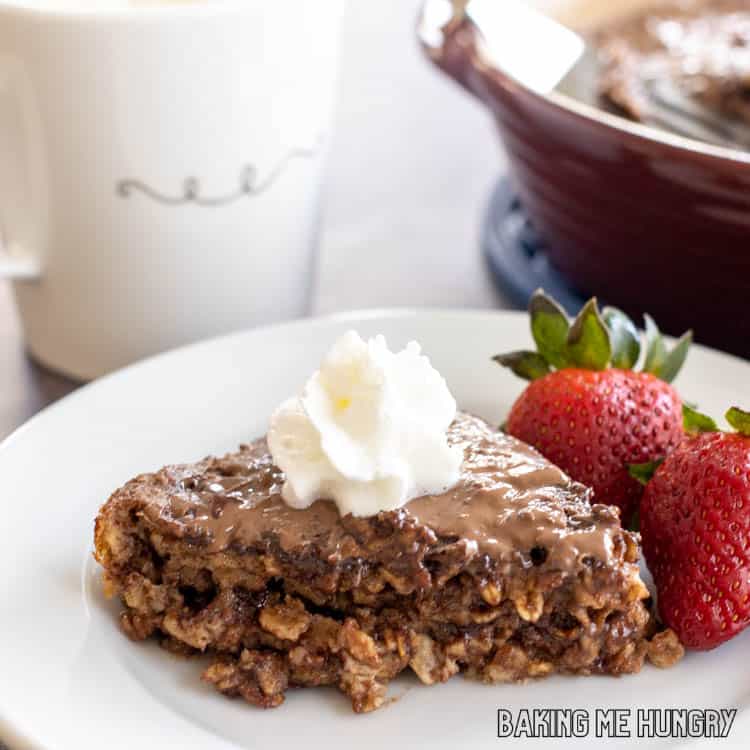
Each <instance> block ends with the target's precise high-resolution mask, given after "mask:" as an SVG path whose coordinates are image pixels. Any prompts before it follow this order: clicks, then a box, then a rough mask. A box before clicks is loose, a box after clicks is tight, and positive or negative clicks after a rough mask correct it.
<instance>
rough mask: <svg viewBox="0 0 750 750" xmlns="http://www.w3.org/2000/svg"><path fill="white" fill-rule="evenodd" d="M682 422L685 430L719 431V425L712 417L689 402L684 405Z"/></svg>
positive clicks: (694, 431) (691, 431) (693, 431)
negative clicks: (689, 404) (697, 409)
mask: <svg viewBox="0 0 750 750" xmlns="http://www.w3.org/2000/svg"><path fill="white" fill-rule="evenodd" d="M682 424H683V427H684V429H685V432H690V433H697V432H717V431H718V429H719V427H718V425H717V424H716V422H714V420H713V419H711V417H709V416H706V415H705V414H701V413H700V412H699V411H696V410H695V409H693V407H692V406H688V405H687V404H683V405H682Z"/></svg>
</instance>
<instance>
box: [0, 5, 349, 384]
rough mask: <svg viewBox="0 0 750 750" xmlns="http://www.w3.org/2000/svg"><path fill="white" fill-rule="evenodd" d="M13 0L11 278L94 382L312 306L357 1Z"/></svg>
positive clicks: (4, 257) (31, 325) (3, 184)
mask: <svg viewBox="0 0 750 750" xmlns="http://www.w3.org/2000/svg"><path fill="white" fill-rule="evenodd" d="M143 3H144V0H130V2H128V0H119V2H118V0H88V1H86V0H78V2H76V0H46V2H45V0H16V1H15V2H9V1H7V0H0V232H1V233H2V234H1V236H2V247H0V277H5V278H9V279H12V280H13V282H14V283H13V286H14V290H15V296H16V300H17V302H18V307H19V310H20V313H21V319H22V322H23V327H24V332H25V336H26V341H27V344H28V348H29V350H30V352H31V354H32V355H33V356H34V357H35V358H36V359H38V360H39V361H40V362H42V363H43V364H45V365H47V366H49V367H52V368H53V369H56V370H58V371H61V372H64V373H66V374H69V375H72V376H74V377H76V378H82V379H88V378H92V377H96V376H98V375H101V374H103V373H105V372H108V371H110V370H113V369H115V368H117V367H119V366H121V365H124V364H126V363H128V362H131V361H133V360H136V359H139V358H141V357H143V356H146V355H149V354H152V353H154V352H158V351H162V350H164V349H167V348H170V347H173V346H176V345H179V344H182V343H185V342H188V341H192V340H195V339H199V338H203V337H206V336H210V335H214V334H217V333H221V332H224V331H229V330H232V329H236V328H241V327H245V326H249V325H255V324H260V323H265V322H268V321H273V320H279V319H287V318H293V317H298V316H300V315H303V314H305V313H306V312H307V309H308V303H309V292H310V286H311V276H312V271H313V262H314V258H313V255H314V253H313V248H314V244H315V240H316V226H317V221H318V199H319V188H320V178H321V166H322V164H323V160H324V154H325V143H326V131H327V128H328V125H329V120H330V114H331V109H332V100H333V95H334V90H335V79H336V64H337V58H338V32H339V22H340V17H341V12H342V5H343V0H322V1H321V2H310V0H193V2H192V3H187V2H185V0H183V3H180V2H175V0H161V1H160V0H148V1H147V2H145V5H149V6H153V7H141V4H143Z"/></svg>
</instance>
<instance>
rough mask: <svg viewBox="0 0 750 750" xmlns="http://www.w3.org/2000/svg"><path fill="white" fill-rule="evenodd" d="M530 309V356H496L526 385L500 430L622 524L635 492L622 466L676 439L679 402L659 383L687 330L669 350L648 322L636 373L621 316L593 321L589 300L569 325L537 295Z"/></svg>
mask: <svg viewBox="0 0 750 750" xmlns="http://www.w3.org/2000/svg"><path fill="white" fill-rule="evenodd" d="M529 311H530V313H531V330H532V335H533V336H534V339H535V341H536V344H537V348H538V351H537V352H513V353H511V354H507V355H500V356H498V357H495V359H496V361H498V362H500V364H503V365H505V366H507V367H510V368H511V369H512V370H513V371H514V372H515V373H516V374H518V375H521V376H522V377H525V378H527V379H529V380H532V381H533V382H532V383H531V384H530V385H529V386H528V387H527V388H526V390H525V391H524V392H523V393H522V394H521V396H520V397H519V398H518V400H517V401H516V402H515V404H514V405H513V407H512V409H511V411H510V415H509V417H508V420H507V423H506V429H507V431H508V432H509V433H510V434H511V435H514V436H515V437H517V438H519V439H521V440H523V441H525V442H527V443H530V444H531V445H533V446H534V447H535V448H537V449H538V450H539V451H540V452H541V453H542V454H544V455H545V456H546V457H547V458H549V459H550V461H553V462H554V463H556V464H557V465H558V466H560V467H561V468H562V469H563V470H565V471H566V472H567V473H568V474H569V475H570V476H571V477H573V479H576V480H577V481H579V482H582V483H584V484H587V485H589V486H591V487H593V489H594V496H595V499H596V501H597V502H600V503H607V504H610V505H616V506H617V507H619V508H620V511H621V517H622V519H623V521H624V522H627V521H628V520H629V519H630V517H631V515H632V513H633V511H634V510H635V509H636V508H637V507H638V501H639V499H640V497H641V495H642V494H643V487H642V486H641V485H640V484H639V483H638V482H637V481H636V480H635V479H633V478H632V477H631V476H630V474H629V473H628V465H629V464H633V463H645V462H649V461H655V460H657V459H660V458H663V457H664V456H666V455H667V454H668V453H669V452H670V451H671V450H673V449H674V448H675V447H676V446H677V445H678V444H679V442H680V440H681V439H682V437H683V427H682V402H681V400H680V397H679V396H678V395H677V392H676V391H675V390H674V388H672V386H670V385H669V384H668V382H666V381H669V380H671V379H672V378H673V377H674V376H675V375H676V374H677V372H678V370H679V368H680V367H681V365H682V363H683V362H684V361H685V357H686V356H687V350H688V347H689V345H690V341H691V334H690V333H689V332H688V333H687V334H685V335H684V336H683V337H682V338H681V339H680V341H679V342H678V343H677V345H676V346H675V348H674V349H673V350H672V352H667V349H666V347H665V345H664V342H663V339H662V337H661V335H660V333H659V331H658V329H657V328H656V325H655V324H654V323H653V321H652V320H651V319H650V318H648V317H646V337H647V351H646V356H645V363H644V371H642V372H635V371H634V370H632V369H630V368H632V367H633V365H634V364H635V363H636V361H637V360H638V358H639V356H640V350H641V346H640V341H639V335H638V331H637V329H636V328H635V326H634V325H633V323H632V322H631V321H630V319H629V318H628V317H627V316H626V315H625V314H624V313H622V312H620V311H619V310H616V309H614V308H605V309H604V311H603V312H602V314H601V315H600V314H599V310H598V308H597V304H596V300H595V299H594V300H590V301H589V302H588V303H586V305H585V306H584V308H583V309H582V310H581V312H580V313H579V315H578V317H577V318H576V319H575V321H574V322H573V323H572V325H571V324H569V322H568V319H567V317H566V316H565V313H564V312H563V311H562V310H561V309H560V307H559V306H558V305H557V303H556V302H554V300H552V299H550V298H549V297H547V296H546V295H545V294H544V293H543V292H541V291H539V292H536V293H535V294H534V296H533V297H532V299H531V302H530V304H529ZM553 367H554V368H557V369H556V370H553V369H552V368H553ZM660 378H661V379H660Z"/></svg>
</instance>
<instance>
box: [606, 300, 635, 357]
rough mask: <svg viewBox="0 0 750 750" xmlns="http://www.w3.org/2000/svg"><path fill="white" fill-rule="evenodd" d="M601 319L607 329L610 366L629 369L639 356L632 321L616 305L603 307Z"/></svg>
mask: <svg viewBox="0 0 750 750" xmlns="http://www.w3.org/2000/svg"><path fill="white" fill-rule="evenodd" d="M602 320H603V321H604V325H606V326H607V328H608V329H609V339H610V342H611V344H612V367H619V368H621V369H623V370H631V369H632V368H633V366H634V365H635V363H636V362H637V361H638V357H640V356H641V342H640V336H639V335H638V329H637V328H636V327H635V324H634V323H633V321H632V320H631V319H630V318H629V317H628V316H627V315H625V313H624V312H622V310H618V309H617V308H616V307H605V308H604V309H603V310H602Z"/></svg>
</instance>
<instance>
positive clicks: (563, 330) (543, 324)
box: [529, 289, 570, 368]
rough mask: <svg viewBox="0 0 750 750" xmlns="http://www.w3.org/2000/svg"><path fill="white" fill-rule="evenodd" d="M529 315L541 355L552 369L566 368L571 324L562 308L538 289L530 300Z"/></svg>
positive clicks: (533, 334)
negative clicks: (566, 350) (566, 348)
mask: <svg viewBox="0 0 750 750" xmlns="http://www.w3.org/2000/svg"><path fill="white" fill-rule="evenodd" d="M529 315H530V317H531V335H532V336H533V337H534V341H535V343H536V348H537V351H538V352H539V354H540V355H541V356H542V357H543V358H544V359H545V360H546V361H547V362H548V363H549V364H550V365H552V367H557V368H561V367H565V363H566V361H567V358H566V352H565V346H566V343H567V340H568V330H569V328H570V324H569V323H568V316H567V315H566V314H565V312H564V311H563V309H562V307H560V305H558V304H557V302H555V300H553V299H552V297H548V296H547V295H546V294H545V293H544V292H543V291H542V290H541V289H537V291H536V292H534V294H533V295H532V296H531V299H530V300H529Z"/></svg>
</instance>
